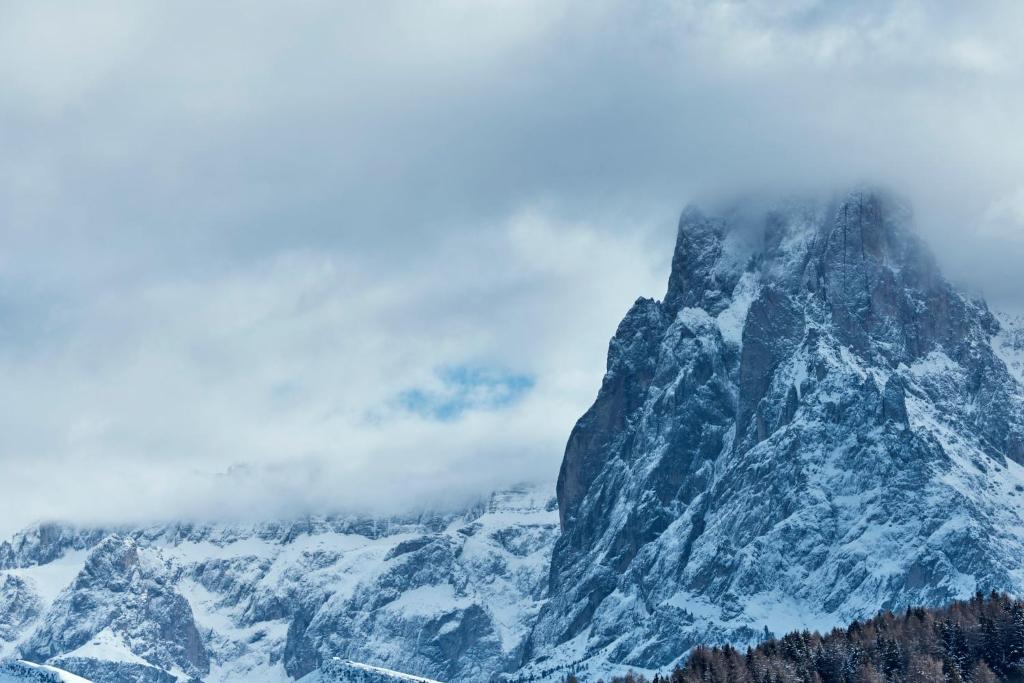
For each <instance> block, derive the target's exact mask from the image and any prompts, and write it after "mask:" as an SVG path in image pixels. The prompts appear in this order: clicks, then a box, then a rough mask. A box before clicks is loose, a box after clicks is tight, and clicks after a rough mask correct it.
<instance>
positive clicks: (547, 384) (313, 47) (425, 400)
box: [0, 0, 1024, 535]
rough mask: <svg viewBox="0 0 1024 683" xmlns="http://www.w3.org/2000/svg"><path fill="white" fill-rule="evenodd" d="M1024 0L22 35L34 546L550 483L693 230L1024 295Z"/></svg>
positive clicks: (24, 306)
mask: <svg viewBox="0 0 1024 683" xmlns="http://www.w3.org/2000/svg"><path fill="white" fill-rule="evenodd" d="M1021 25H1024V7H1021V6H1020V5H1019V4H1018V3H1012V2H1005V3H999V2H994V3H985V4H984V6H981V5H980V4H979V5H978V6H967V5H965V4H962V3H926V2H885V3H883V2H869V3H859V4H858V5H857V6H856V7H848V6H846V4H845V3H833V2H814V1H812V0H793V1H791V2H781V3H779V2H757V1H753V2H734V3H710V2H707V3H705V2H672V3H669V2H657V3H646V4H643V5H639V6H638V5H636V4H634V3H619V2H597V3H582V2H580V3H576V2H521V3H486V4H483V3H480V4H477V3H462V2H437V3H431V4H417V5H410V4H407V3H397V2H395V3H391V2H374V3H361V2H353V3H345V4H338V3H317V2H310V3H302V4H301V5H298V6H283V5H276V4H272V3H259V2H256V3H253V2H247V3H236V4H233V3H223V4H218V5H216V6H210V5H208V4H205V3H202V4H201V3H189V2H183V3H174V4H165V3H146V2H133V3H124V4H110V3H103V4H100V3H96V4H91V3H82V4H76V5H75V6H74V7H73V8H69V7H68V6H66V5H60V4H55V3H54V4H50V3H46V2H40V3H30V4H29V3H26V4H22V5H20V6H17V5H5V6H4V7H3V8H0V84H2V87H0V237H2V239H3V248H2V249H0V378H2V381H0V434H2V435H3V436H2V438H0V480H2V481H3V482H4V489H5V495H4V496H3V497H2V500H0V532H2V534H3V535H7V534H9V533H11V532H13V531H14V530H16V529H18V528H20V527H22V526H24V525H25V524H28V523H31V522H33V521H36V520H43V519H68V520H74V521H76V522H79V523H90V524H91V523H103V524H107V523H122V522H133V523H134V522H139V521H147V520H157V519H165V518H188V519H220V518H228V519H253V518H266V517H274V516H287V515H302V514H324V513H329V512H335V511H356V512H368V513H390V512H400V511H405V510H410V509H414V508H416V507H418V506H424V505H429V506H434V507H444V506H451V505H456V504H460V503H463V502H465V501H467V500H471V499H473V498H474V497H478V496H481V495H485V494H486V492H487V491H489V490H493V489H494V488H498V487H502V486H507V485H510V484H514V483H517V482H520V481H539V482H551V487H552V491H553V489H554V479H555V475H556V474H557V469H558V465H559V462H560V458H561V454H562V449H563V448H564V445H565V441H566V439H567V437H568V434H569V431H570V429H571V427H572V424H573V422H574V421H575V419H576V418H578V417H579V415H581V414H582V412H583V411H584V410H585V409H586V408H587V406H588V405H589V404H590V402H591V401H592V400H593V397H594V395H595V394H596V391H597V388H598V387H599V385H600V380H601V376H602V373H603V372H604V354H605V351H606V348H607V341H608V339H609V337H610V336H611V334H612V333H613V332H614V329H615V326H616V324H617V322H618V320H619V319H620V318H621V316H622V314H623V313H624V312H625V310H626V309H627V308H628V307H629V305H630V304H631V303H632V301H633V300H635V299H636V298H637V297H639V296H651V297H656V298H660V297H661V296H662V295H663V293H664V288H665V283H666V282H667V278H668V266H669V262H670V258H671V250H672V244H673V240H674V236H675V225H676V220H677V217H678V215H679V212H680V210H681V209H682V208H683V206H685V205H686V204H687V203H690V202H694V201H695V202H698V203H701V202H705V203H713V202H714V201H718V200H719V199H720V198H722V197H729V196H733V195H742V194H745V193H749V192H757V193H761V194H772V193H792V192H805V191H835V190H838V189H841V188H843V187H847V186H849V185H852V184H855V183H861V182H870V183H873V184H879V185H885V186H888V187H891V188H892V189H893V190H894V191H896V192H898V193H900V194H901V195H903V196H906V197H907V198H908V199H909V200H910V201H911V202H912V204H913V206H914V208H915V213H916V216H917V226H918V230H919V232H920V233H921V234H922V235H924V237H925V238H926V239H927V240H928V241H929V242H930V244H931V245H932V247H933V249H934V250H935V251H936V253H937V255H938V257H939V260H940V262H941V263H942V264H943V266H944V268H945V271H946V273H947V275H949V277H951V278H952V279H954V280H955V281H957V282H958V283H961V284H963V286H965V287H968V288H971V289H973V290H978V291H980V292H982V293H984V295H985V296H986V297H987V298H988V299H989V301H990V303H991V304H992V305H993V306H995V307H1020V306H1021V300H1020V294H1019V293H1020V292H1021V291H1022V288H1024V269H1022V268H1020V264H1021V263H1024V137H1022V136H1021V135H1020V133H1019V126H1020V123H1019V122H1020V121H1021V120H1024V94H1022V93H1024V46H1022V45H1021V42H1020V40H1019V36H1018V35H1016V34H1017V33H1018V31H1017V28H1018V27H1019V26H1021Z"/></svg>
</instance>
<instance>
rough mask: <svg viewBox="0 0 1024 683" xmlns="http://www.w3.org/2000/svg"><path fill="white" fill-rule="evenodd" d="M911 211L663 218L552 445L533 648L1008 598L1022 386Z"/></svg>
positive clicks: (848, 202) (890, 206)
mask: <svg viewBox="0 0 1024 683" xmlns="http://www.w3.org/2000/svg"><path fill="white" fill-rule="evenodd" d="M910 222H911V214H910V211H909V210H908V209H907V208H906V207H905V206H904V205H903V204H902V203H901V202H899V201H898V200H896V199H894V198H892V197H890V196H888V195H887V194H885V193H883V192H878V191H873V190H858V191H854V192H852V193H850V194H848V195H847V196H845V197H843V198H841V199H836V200H833V201H820V202H802V201H790V202H784V203H781V204H779V205H778V206H777V207H775V208H773V209H770V210H766V211H764V212H762V213H760V214H758V215H756V216H755V217H754V218H753V219H751V216H750V212H749V211H744V212H735V214H727V215H724V216H708V215H705V214H704V213H702V212H701V211H699V210H697V209H693V208H691V209H687V210H686V211H685V212H684V213H683V215H682V218H681V219H680V222H679V233H678V240H677V244H676V249H675V254H674V256H673V259H672V273H671V277H670V278H669V286H668V292H667V293H666V295H665V299H664V301H662V302H658V301H653V300H649V299H640V300H638V301H637V302H636V303H635V304H634V305H633V307H632V308H631V309H630V311H629V312H628V313H627V314H626V317H625V319H624V320H623V321H622V323H621V324H620V325H619V328H618V330H617V331H616V333H615V336H614V338H613V339H612V341H611V344H610V346H609V350H608V366H607V373H606V374H605V376H604V380H603V383H602V386H601V390H600V392H599V393H598V396H597V400H596V401H595V402H594V405H593V406H592V407H591V408H590V409H589V410H588V411H587V412H586V414H585V415H583V417H582V418H580V420H579V422H578V423H577V424H576V426H575V428H574V429H573V430H572V434H571V436H570V438H569V442H568V446H567V447H566V451H565V457H564V460H563V463H562V468H561V472H560V474H559V478H558V487H557V493H558V502H559V510H560V521H561V527H562V534H561V536H560V538H559V540H558V541H557V543H556V546H555V549H554V554H553V558H552V569H551V578H550V586H549V593H550V600H549V602H548V603H547V604H546V606H545V608H544V610H543V612H542V614H541V616H540V618H539V621H538V623H537V625H536V627H535V629H534V632H533V634H532V638H531V641H530V644H531V648H530V650H529V655H530V657H532V658H534V659H539V660H540V661H542V662H545V663H547V662H551V661H556V660H560V659H561V660H589V661H593V662H595V663H599V662H605V663H607V664H622V665H629V666H635V667H641V668H658V667H665V666H667V665H670V664H671V663H672V662H675V661H678V659H679V658H680V657H681V656H683V655H684V654H685V653H686V652H687V650H688V649H689V648H690V647H691V646H693V645H695V644H697V643H701V642H721V641H726V640H732V641H739V642H750V641H753V640H756V639H757V638H758V637H761V635H762V634H764V632H765V630H766V629H767V630H770V631H773V632H782V631H785V630H787V629H790V628H797V627H805V626H811V627H831V626H833V625H835V624H838V623H839V622H845V621H847V620H849V619H851V618H855V617H861V616H865V615H870V614H872V613H874V612H876V611H877V610H879V609H880V608H895V607H899V606H903V605H909V604H928V605H937V604H942V603H945V602H947V601H949V600H951V599H953V598H956V597H963V596H966V595H969V594H971V593H973V592H974V591H975V590H988V589H991V588H994V589H1000V590H1010V591H1013V592H1017V593H1020V592H1022V589H1024V570H1022V568H1021V566H1020V558H1021V557H1022V556H1024V467H1022V466H1021V463H1022V462H1024V389H1022V386H1021V384H1020V383H1019V382H1018V381H1017V379H1015V377H1014V376H1013V375H1012V374H1011V372H1010V371H1009V370H1008V365H1007V362H1005V360H1004V358H1002V357H1001V356H1000V353H999V352H998V351H999V349H997V348H996V346H994V339H995V338H996V337H997V335H999V333H1000V323H999V321H998V320H997V318H996V316H994V315H993V314H992V313H991V312H990V311H989V310H988V308H987V307H986V305H985V304H984V303H983V302H980V301H976V300H973V299H970V298H968V297H966V296H964V295H962V294H961V293H959V292H958V291H957V290H956V289H955V288H954V287H953V286H951V285H950V283H949V282H947V281H946V280H945V279H944V278H943V276H942V275H941V273H940V272H939V269H938V268H937V266H936V263H935V261H934V260H933V258H932V257H931V255H930V254H929V252H928V250H927V249H926V248H925V247H924V246H923V244H922V243H921V241H920V240H919V239H918V238H917V237H915V236H914V234H913V233H912V232H911V230H910ZM751 223H753V224H754V225H755V226H756V228H757V233H760V234H754V235H753V236H754V239H751V237H752V234H751V230H750V227H749V226H750V225H751ZM1000 348H1003V349H1005V348H1006V346H1005V345H1004V346H1002V347H1000ZM545 665H550V664H545Z"/></svg>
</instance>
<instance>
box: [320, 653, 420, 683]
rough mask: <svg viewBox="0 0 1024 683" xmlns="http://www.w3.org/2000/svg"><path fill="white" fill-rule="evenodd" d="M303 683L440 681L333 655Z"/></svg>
mask: <svg viewBox="0 0 1024 683" xmlns="http://www.w3.org/2000/svg"><path fill="white" fill-rule="evenodd" d="M301 683H439V681H435V680H432V679H429V678H420V677H419V676H411V675H409V674H407V673H402V672H400V671H394V670H392V669H385V668H383V667H379V666H370V665H369V664H363V663H361V662H353V661H351V660H348V659H341V658H339V657H332V658H331V659H330V660H329V661H327V662H325V663H324V665H323V666H322V667H320V669H319V670H317V671H314V672H313V673H311V674H309V675H308V676H305V677H304V678H302V679H301Z"/></svg>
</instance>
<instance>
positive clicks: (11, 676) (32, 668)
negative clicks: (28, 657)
mask: <svg viewBox="0 0 1024 683" xmlns="http://www.w3.org/2000/svg"><path fill="white" fill-rule="evenodd" d="M27 682H29V683H91V681H89V680H87V679H85V678H82V677H81V676H76V675H74V674H72V673H68V672H67V671H63V670H62V669H58V668H57V667H54V666H48V665H45V664H33V663H31V662H26V661H22V660H6V661H3V660H0V683H27Z"/></svg>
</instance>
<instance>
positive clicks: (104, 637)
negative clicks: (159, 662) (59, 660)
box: [61, 628, 154, 666]
mask: <svg viewBox="0 0 1024 683" xmlns="http://www.w3.org/2000/svg"><path fill="white" fill-rule="evenodd" d="M61 657H87V658H92V659H101V660H104V661H108V662H125V663H127V664H141V665H143V666H154V664H152V663H151V662H148V661H146V660H145V659H143V658H142V657H139V656H138V655H137V654H135V653H134V652H132V651H131V648H130V647H128V644H127V643H126V642H125V641H124V638H122V637H121V636H119V635H117V634H116V633H114V632H113V631H111V630H110V629H109V628H105V629H103V630H102V631H100V632H99V633H97V634H96V635H95V636H93V637H92V638H90V639H89V642H87V643H85V644H84V645H81V646H79V647H77V648H75V649H74V650H72V651H70V652H66V653H64V654H62V655H61Z"/></svg>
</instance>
